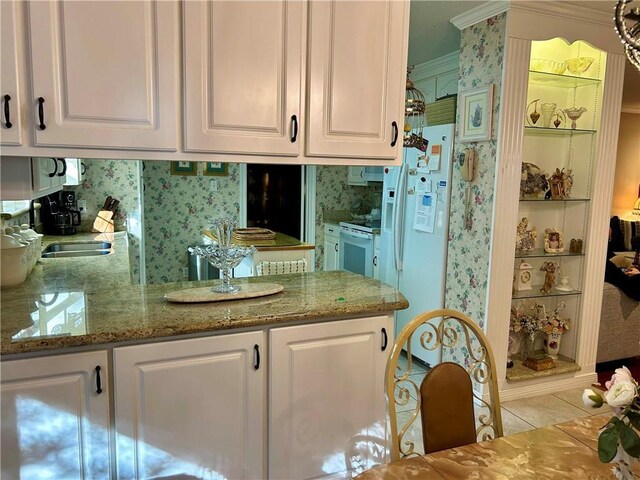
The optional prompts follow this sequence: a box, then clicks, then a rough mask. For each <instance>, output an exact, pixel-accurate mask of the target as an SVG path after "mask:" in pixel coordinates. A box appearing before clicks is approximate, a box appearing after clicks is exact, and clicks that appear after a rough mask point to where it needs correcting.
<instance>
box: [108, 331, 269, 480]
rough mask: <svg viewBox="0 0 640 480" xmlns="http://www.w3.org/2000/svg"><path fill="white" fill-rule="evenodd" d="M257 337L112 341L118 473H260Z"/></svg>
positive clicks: (261, 405) (262, 377)
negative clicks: (143, 342) (114, 344)
mask: <svg viewBox="0 0 640 480" xmlns="http://www.w3.org/2000/svg"><path fill="white" fill-rule="evenodd" d="M263 338H264V334H263V333H262V332H250V333H240V334H234V335H221V336H219V337H210V338H198V339H191V340H176V341H171V342H164V343H153V344H148V345H137V346H131V347H122V348H116V349H114V354H113V355H114V371H115V374H114V375H115V424H116V457H117V463H118V465H117V469H118V477H119V478H151V477H171V476H175V477H178V476H181V475H183V476H193V477H194V478H195V477H198V478H202V477H203V475H204V476H205V477H209V476H219V477H220V478H264V477H265V472H266V469H265V463H264V451H265V450H264V435H265V430H264V429H265V417H264V413H265V412H264V402H265V393H264V392H265V389H266V388H265V387H266V386H265V378H266V377H265V375H264V371H265V367H266V366H265V365H264V364H265V360H266V358H265V356H264V355H263V358H262V363H257V361H258V354H263V345H264V341H263ZM254 346H257V348H258V353H256V351H255V350H254ZM256 366H257V367H258V368H257V369H256V368H255V367H256ZM203 472H206V473H203ZM190 478H191V477H190Z"/></svg>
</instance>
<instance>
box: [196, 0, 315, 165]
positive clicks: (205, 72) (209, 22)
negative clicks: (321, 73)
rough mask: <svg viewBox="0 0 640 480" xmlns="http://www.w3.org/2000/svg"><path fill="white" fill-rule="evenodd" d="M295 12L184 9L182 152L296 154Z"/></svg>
mask: <svg viewBox="0 0 640 480" xmlns="http://www.w3.org/2000/svg"><path fill="white" fill-rule="evenodd" d="M303 10H304V3H303V2H298V1H291V2H289V1H243V2H185V4H184V16H185V19H184V32H185V33H184V42H185V48H184V62H185V63H184V68H185V72H184V78H185V103H186V105H185V124H184V136H185V149H186V150H187V151H200V152H221V153H248V154H262V155H291V156H296V155H298V152H299V150H300V148H299V144H300V134H299V125H300V122H301V118H300V92H301V81H302V77H301V74H302V51H303V50H302V45H303V31H304V22H303ZM294 117H295V119H294ZM294 136H295V141H292V140H294Z"/></svg>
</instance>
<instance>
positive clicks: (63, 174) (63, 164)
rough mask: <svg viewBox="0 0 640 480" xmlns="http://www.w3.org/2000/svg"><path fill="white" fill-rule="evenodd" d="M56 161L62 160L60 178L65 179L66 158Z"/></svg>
mask: <svg viewBox="0 0 640 480" xmlns="http://www.w3.org/2000/svg"><path fill="white" fill-rule="evenodd" d="M56 160H60V162H62V172H60V173H59V174H58V176H59V177H64V176H65V175H66V174H67V162H66V161H65V160H64V158H57V159H56Z"/></svg>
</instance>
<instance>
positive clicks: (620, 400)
mask: <svg viewBox="0 0 640 480" xmlns="http://www.w3.org/2000/svg"><path fill="white" fill-rule="evenodd" d="M605 387H606V389H607V390H606V391H605V392H604V393H602V394H601V393H599V392H596V391H595V390H593V389H591V388H587V389H585V391H584V392H583V394H582V401H583V402H584V404H585V406H587V407H591V408H600V407H601V406H602V405H603V404H604V403H607V404H609V406H610V407H611V408H612V409H613V417H611V419H609V421H608V422H607V423H606V424H605V425H604V426H603V427H602V429H601V431H600V435H599V436H598V456H599V457H600V461H601V462H603V463H613V464H614V466H613V469H612V471H613V474H614V475H615V477H616V478H617V479H619V480H622V479H624V480H627V479H632V478H634V476H633V474H632V473H631V462H632V459H633V458H636V459H638V458H640V437H639V436H638V431H640V396H639V394H640V391H639V387H638V382H636V380H635V379H634V378H633V377H632V376H631V372H630V371H629V369H628V368H627V367H622V368H618V369H616V371H615V373H614V374H613V376H612V377H611V380H609V381H608V382H605Z"/></svg>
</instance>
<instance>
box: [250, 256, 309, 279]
mask: <svg viewBox="0 0 640 480" xmlns="http://www.w3.org/2000/svg"><path fill="white" fill-rule="evenodd" d="M306 271H307V260H306V259H305V258H303V259H301V260H281V261H279V262H267V261H262V262H259V263H258V265H257V266H256V273H257V274H258V275H284V274H285V273H304V272H306Z"/></svg>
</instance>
